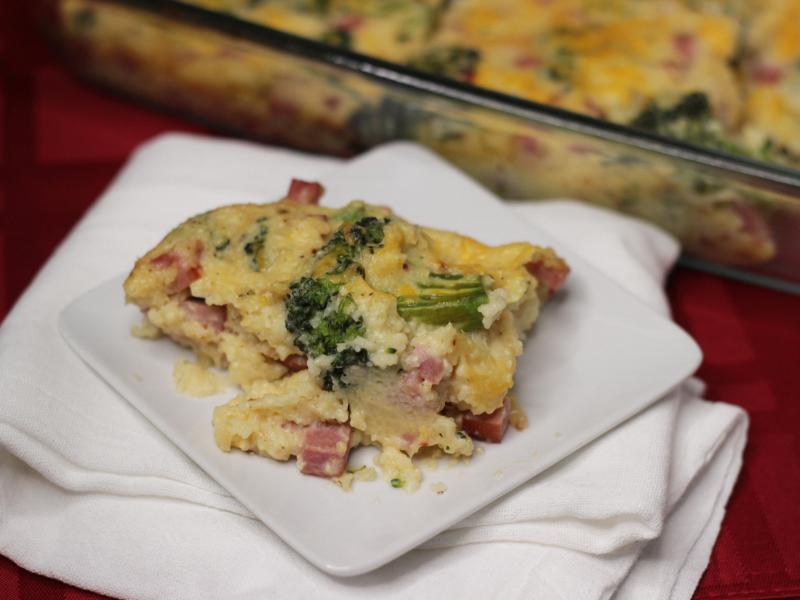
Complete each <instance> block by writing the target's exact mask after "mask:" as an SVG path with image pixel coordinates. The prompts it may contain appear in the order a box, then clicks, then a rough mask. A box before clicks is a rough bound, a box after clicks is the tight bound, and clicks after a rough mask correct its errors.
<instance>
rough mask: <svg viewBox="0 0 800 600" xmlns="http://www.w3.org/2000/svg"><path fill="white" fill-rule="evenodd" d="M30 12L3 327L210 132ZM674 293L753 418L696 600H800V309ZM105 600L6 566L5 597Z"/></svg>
mask: <svg viewBox="0 0 800 600" xmlns="http://www.w3.org/2000/svg"><path fill="white" fill-rule="evenodd" d="M24 10H25V3H24V2H12V1H11V0H5V2H4V3H2V4H0V65H2V68H1V69H0V77H2V81H1V82H0V318H2V317H3V316H4V315H5V314H6V313H7V311H8V310H10V308H11V306H12V304H13V302H14V301H15V299H16V298H17V297H18V296H19V295H20V294H21V293H22V291H23V290H24V288H25V287H26V286H27V285H28V283H29V282H30V281H31V279H32V278H33V276H34V275H35V273H36V271H37V270H38V268H39V267H40V266H41V265H42V264H43V263H44V262H45V260H46V259H47V257H48V256H49V254H50V253H51V252H52V251H53V249H54V248H55V246H56V245H57V244H58V243H59V241H60V240H61V239H63V237H64V236H65V235H66V234H67V232H68V231H69V230H70V228H71V227H72V226H73V224H74V223H75V222H76V221H77V220H78V219H79V218H80V216H81V215H82V214H83V212H84V211H85V210H86V208H87V207H88V206H89V205H90V204H91V202H92V201H93V200H94V199H95V198H96V197H97V196H98V194H99V193H100V192H101V191H102V190H103V188H104V187H105V186H106V185H108V183H109V181H110V179H111V178H112V177H113V175H114V174H115V173H116V172H117V170H118V169H119V167H120V166H121V164H122V163H123V162H124V160H125V158H126V157H127V155H128V153H129V152H130V151H131V150H132V149H133V148H134V147H135V146H136V145H137V144H139V143H140V142H142V141H144V140H146V139H148V138H150V137H152V136H153V135H155V134H157V133H159V132H162V131H167V130H176V129H178V130H184V131H186V130H196V128H194V127H193V126H191V125H189V124H187V123H185V122H183V121H180V120H177V119H172V118H169V117H166V116H163V115H161V114H158V113H155V112H152V111H149V110H146V109H143V108H140V107H137V106H134V105H131V104H128V103H126V102H123V101H121V100H119V99H117V98H114V97H112V96H110V95H108V94H105V93H100V92H97V91H95V90H93V89H91V88H88V87H86V86H84V85H83V84H80V83H78V82H76V81H74V80H73V79H72V78H71V77H70V76H68V75H67V74H66V73H65V72H64V71H63V69H62V68H61V67H60V66H58V62H57V58H56V57H55V56H53V55H52V53H51V52H50V51H49V50H48V49H47V48H46V47H45V46H44V44H42V42H41V41H40V40H39V39H38V36H37V35H36V34H35V32H34V31H33V29H32V27H31V26H30V24H29V23H28V21H27V19H26V18H25V16H24V14H23V13H24ZM798 236H800V232H798ZM669 293H670V299H671V302H672V306H673V310H674V313H675V317H676V319H677V320H678V322H679V323H680V324H681V325H682V326H683V327H684V328H686V329H687V330H688V331H689V332H690V333H691V334H692V335H693V336H694V337H695V338H696V339H697V341H698V343H699V344H700V346H701V347H702V348H703V351H704V352H705V361H704V363H703V366H702V367H701V369H700V372H699V375H700V376H701V377H702V378H703V379H704V380H705V381H706V382H707V383H708V385H709V392H708V396H709V397H710V398H714V399H717V400H722V401H725V402H730V403H733V404H738V405H740V406H742V407H744V408H745V409H746V410H747V411H748V412H749V414H750V417H751V419H752V425H751V432H750V440H749V444H748V447H747V451H746V454H745V466H744V470H743V472H742V475H741V478H740V480H739V482H738V484H737V486H736V488H735V490H734V493H733V497H732V498H731V501H730V505H729V508H728V514H727V516H726V519H725V521H724V523H723V527H722V532H721V534H720V537H719V540H718V542H717V544H716V547H715V549H714V553H713V555H712V558H711V564H710V566H709V568H708V571H707V572H706V573H705V575H704V577H703V579H702V581H701V583H700V586H699V588H698V590H697V592H696V594H695V598H696V599H698V600H711V599H718V598H732V599H756V598H759V599H760V598H792V597H800V298H798V297H796V296H790V295H787V294H782V293H778V292H772V291H768V290H765V289H760V288H756V287H751V286H748V285H744V284H739V283H735V282H732V281H727V280H723V279H719V278H716V277H713V276H710V275H705V274H701V273H698V272H693V271H689V270H685V269H678V270H677V271H676V272H675V273H674V274H673V276H672V278H671V280H670V284H669ZM0 552H2V548H0ZM101 597H102V596H98V595H97V594H94V593H91V592H87V591H83V590H78V589H77V588H74V587H71V586H69V585H67V584H64V583H61V582H59V581H55V580H52V579H48V578H46V577H43V576H41V575H36V574H33V573H30V572H28V571H25V570H24V569H22V568H20V567H19V566H17V565H15V564H14V563H13V562H11V561H10V560H8V559H6V558H3V557H1V556H0V598H8V599H12V600H28V599H30V600H34V599H35V600H56V599H58V600H87V599H90V598H101Z"/></svg>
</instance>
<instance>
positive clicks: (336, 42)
mask: <svg viewBox="0 0 800 600" xmlns="http://www.w3.org/2000/svg"><path fill="white" fill-rule="evenodd" d="M320 41H321V42H322V43H323V44H328V45H329V46H336V47H338V48H346V49H350V48H352V47H353V36H352V35H351V34H350V32H349V31H347V30H346V29H340V28H339V29H331V30H329V31H326V32H325V33H324V34H323V35H322V37H321V38H320Z"/></svg>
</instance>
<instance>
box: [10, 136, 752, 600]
mask: <svg viewBox="0 0 800 600" xmlns="http://www.w3.org/2000/svg"><path fill="white" fill-rule="evenodd" d="M338 164H340V163H339V162H338V161H335V160H332V159H323V158H319V157H310V156H306V155H302V154H297V153H292V152H289V151H285V150H277V149H269V148H263V147H258V146H254V145H250V144H245V143H241V142H229V141H219V140H216V141H212V140H208V139H203V138H199V137H192V136H186V135H167V136H163V137H160V138H158V139H157V140H155V141H153V142H150V143H149V144H147V145H145V146H144V147H143V148H142V149H140V150H139V151H138V152H136V154H135V155H134V156H133V158H132V159H131V161H130V163H129V164H128V166H127V167H126V168H125V169H124V170H123V172H122V173H121V174H120V175H119V176H118V177H117V179H116V181H115V182H114V184H113V185H112V186H111V188H110V189H109V190H108V191H107V192H106V193H105V194H104V195H103V196H102V197H101V198H100V199H99V201H98V202H97V203H96V204H95V206H94V207H93V208H92V209H91V210H90V211H89V213H88V214H87V215H86V216H85V217H84V219H83V220H82V221H81V222H80V224H79V225H78V226H77V227H76V228H75V230H74V231H73V232H72V233H71V234H70V236H69V237H68V238H67V240H66V241H65V242H64V243H63V244H62V246H61V247H60V248H59V249H58V251H57V252H56V253H55V254H54V256H53V257H52V258H51V259H50V261H49V262H48V263H47V265H45V267H44V268H43V269H42V271H41V272H40V273H39V275H38V276H37V277H36V279H35V281H34V282H33V284H32V285H31V286H30V288H29V289H28V290H27V291H26V292H25V294H24V295H23V297H22V298H21V299H20V300H19V302H18V303H17V305H16V307H15V308H14V310H13V311H12V312H11V314H10V315H9V316H8V318H7V319H6V321H5V323H4V324H3V325H2V328H0V400H1V401H0V444H2V447H3V448H2V449H0V553H2V554H4V555H6V556H8V557H10V558H11V559H12V560H14V561H16V562H17V563H19V564H20V565H22V566H23V567H25V568H27V569H29V570H32V571H35V572H39V573H43V574H45V575H48V576H51V577H56V578H58V579H62V580H64V581H67V582H69V583H71V584H74V585H77V586H80V587H84V588H88V589H91V590H96V591H98V592H102V593H105V594H109V595H111V596H119V597H126V598H128V597H130V598H153V599H161V598H191V599H202V598H235V599H239V598H242V599H244V598H267V597H291V598H339V597H341V598H361V597H363V598H375V597H381V598H409V597H414V598H434V597H445V598H453V597H461V598H475V597H481V598H493V597H497V598H499V597H502V598H526V599H527V598H537V599H538V598H545V599H548V598H554V599H570V600H574V599H578V600H579V599H583V598H587V599H596V598H610V597H612V596H614V597H616V598H637V599H638V598H675V599H680V598H689V597H690V596H691V595H692V592H693V590H694V588H695V587H696V585H697V581H698V580H699V578H700V575H701V574H702V572H703V570H704V569H705V567H706V565H707V563H708V558H709V555H710V553H711V549H712V546H713V543H714V540H715V539H716V536H717V533H718V531H719V527H720V522H721V520H722V517H723V514H724V507H725V503H726V501H727V499H728V497H729V495H730V491H731V488H732V486H733V483H734V481H735V480H736V476H737V475H738V472H739V468H740V465H741V455H742V449H743V446H744V444H745V439H746V428H747V418H746V416H745V414H744V413H743V412H742V411H741V410H740V409H738V408H735V407H732V406H729V405H725V404H721V403H709V402H705V401H703V400H701V396H702V393H703V386H702V384H701V383H700V382H699V381H697V380H689V381H687V382H685V383H684V384H683V385H681V386H679V387H678V388H677V389H676V390H675V391H673V392H672V393H671V394H670V395H668V396H667V397H665V398H664V399H662V400H661V401H659V402H658V403H656V404H655V405H653V406H652V407H651V408H649V409H648V410H646V411H644V412H643V413H641V414H640V415H638V416H636V417H634V418H633V419H631V420H629V421H628V422H626V423H625V424H623V425H621V426H619V427H617V428H616V429H615V430H614V431H612V432H610V433H609V434H607V435H605V436H603V437H602V438H601V439H599V440H597V441H595V442H594V443H592V444H590V445H589V446H587V447H585V448H584V449H582V450H581V451H579V452H577V453H575V454H574V455H572V456H571V457H570V458H568V459H566V460H564V461H562V462H561V463H559V464H558V465H556V466H554V467H552V468H550V469H549V470H548V471H546V472H545V473H544V474H542V475H540V476H538V477H536V478H535V479H534V480H532V481H531V482H529V483H528V484H526V485H523V486H522V487H520V488H518V489H517V490H516V491H514V492H513V493H511V494H509V495H507V496H506V497H504V498H502V499H500V500H498V501H497V502H495V503H494V504H493V505H491V506H489V507H487V508H485V509H484V510H482V511H480V512H479V513H477V514H475V515H473V516H471V517H469V518H467V519H466V520H464V521H463V522H462V523H460V524H458V525H456V526H455V527H453V528H452V529H451V530H449V531H446V532H444V533H442V534H440V535H439V536H437V537H436V538H434V539H433V540H430V541H429V542H428V543H426V544H425V545H424V546H423V547H422V548H420V549H417V550H414V551H412V552H410V553H408V554H407V555H405V556H403V557H402V558H400V559H398V560H396V561H394V562H392V563H391V564H389V565H387V566H385V567H383V568H381V569H379V570H377V571H374V572H372V573H369V574H366V575H363V576H360V577H355V578H351V579H337V578H335V577H331V576H328V575H326V574H324V573H321V572H320V571H318V570H316V569H315V568H314V567H312V566H311V565H310V564H308V563H307V562H305V561H304V560H303V559H302V558H301V557H300V556H299V555H297V554H296V553H295V552H294V551H292V550H291V549H290V548H288V547H287V546H286V545H285V544H283V542H281V541H280V539H278V538H277V536H275V535H274V534H273V533H272V532H271V531H270V530H269V529H268V528H267V527H265V526H264V525H263V524H262V523H261V522H259V521H257V520H256V519H254V518H253V517H252V516H251V515H250V513H249V511H247V509H245V508H244V507H242V506H241V505H240V504H239V503H238V502H237V501H236V500H234V499H233V498H231V497H230V496H229V495H228V494H227V493H226V492H225V491H224V490H223V489H222V488H220V487H219V486H218V485H217V484H216V483H215V482H213V481H212V480H210V479H209V478H208V477H207V476H206V475H205V474H204V473H203V472H202V471H200V469H199V468H198V467H197V466H196V465H195V464H194V463H192V462H191V461H190V460H189V459H188V458H186V457H185V456H184V455H183V454H182V453H181V452H180V451H179V450H177V449H176V448H175V447H174V446H172V444H171V443H170V442H169V441H168V440H167V439H166V438H164V437H163V436H162V435H161V434H160V433H158V431H157V430H156V429H155V428H154V427H152V426H151V425H150V424H149V423H148V422H147V421H145V420H144V419H143V418H142V417H141V416H140V415H139V414H138V413H137V412H136V411H135V410H134V409H133V408H131V407H130V406H129V405H128V404H127V403H126V402H125V401H124V400H123V399H122V398H120V397H119V396H118V395H117V394H116V393H114V392H113V391H112V390H111V389H110V388H109V387H108V386H107V385H106V384H105V383H104V382H103V381H102V380H100V379H99V378H98V377H97V376H96V375H94V374H93V373H92V372H91V371H90V370H89V369H88V368H87V367H86V366H85V365H84V364H83V363H82V362H81V360H80V359H79V358H78V357H77V356H76V355H74V354H73V353H72V352H71V351H70V349H69V348H68V347H67V346H66V344H65V343H64V342H63V340H62V339H61V338H60V336H59V334H58V330H57V317H58V314H59V312H60V311H61V309H62V308H63V307H64V306H65V305H66V304H67V303H68V302H69V301H71V300H72V299H74V298H75V297H77V296H79V295H81V294H82V293H84V292H86V291H87V290H89V289H91V288H92V287H94V286H95V285H97V284H98V283H100V282H103V281H105V280H106V279H109V278H111V277H113V276H115V275H118V274H119V273H120V272H123V271H126V270H128V269H130V267H131V265H132V264H133V261H134V259H135V258H136V257H137V256H138V255H140V254H141V253H143V252H144V251H145V250H146V249H148V248H149V247H151V246H152V245H153V244H155V243H156V242H157V241H158V240H159V239H160V238H161V237H162V236H163V234H164V233H165V232H166V231H167V230H168V229H169V228H171V227H172V226H174V225H175V224H176V223H178V222H179V221H181V220H182V219H184V218H186V217H188V216H190V215H192V214H195V213H198V212H200V211H203V210H206V209H209V208H211V207H214V206H218V205H221V204H225V203H231V202H251V201H271V200H273V199H275V198H278V197H280V196H281V195H282V193H283V192H284V191H285V189H286V185H287V182H288V180H289V178H290V177H299V178H303V179H313V178H315V177H318V176H320V175H322V174H323V173H324V172H326V171H328V170H331V169H335V168H336V167H337V165H338ZM374 200H375V201H377V202H380V199H374ZM512 206H513V210H515V211H516V212H517V214H518V216H519V217H520V218H522V219H530V220H531V221H535V223H536V225H537V226H538V227H540V228H542V229H544V230H546V231H547V232H548V233H550V234H552V235H553V236H555V237H557V238H559V239H561V240H563V241H564V243H565V244H568V245H569V246H570V247H571V248H572V249H573V250H574V251H576V252H578V253H580V254H581V255H582V256H583V258H585V260H586V261H588V262H590V263H592V264H593V265H594V266H595V267H597V268H598V269H600V270H602V271H604V272H605V273H607V274H608V275H609V276H610V277H611V278H613V279H615V280H616V281H617V282H618V283H619V284H621V285H622V286H624V287H626V288H627V289H629V290H630V291H631V292H632V293H633V294H635V295H636V296H638V297H639V298H640V299H642V300H643V301H645V302H646V303H648V304H649V305H650V306H652V307H653V308H654V309H655V310H657V311H659V312H661V313H662V314H664V315H668V305H667V302H666V299H665V296H664V293H663V290H662V287H663V280H664V277H665V274H666V273H667V271H668V269H669V268H670V267H671V265H672V264H673V261H674V260H675V257H676V255H677V251H678V249H677V245H676V243H675V242H674V241H673V240H672V239H671V238H669V237H668V236H667V235H665V234H663V233H661V232H660V231H658V230H656V229H655V228H653V227H651V226H649V225H646V224H643V223H641V222H639V221H636V220H633V219H629V218H627V217H623V216H620V215H616V214H614V213H609V212H606V211H603V210H600V209H594V208H590V207H586V206H584V205H580V204H577V203H573V202H569V201H553V202H543V203H535V204H533V203H531V204H529V203H518V204H514V205H512ZM532 241H535V240H532ZM530 416H531V418H536V415H530Z"/></svg>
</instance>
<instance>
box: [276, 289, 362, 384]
mask: <svg viewBox="0 0 800 600" xmlns="http://www.w3.org/2000/svg"><path fill="white" fill-rule="evenodd" d="M285 303H286V329H287V331H289V333H292V334H294V338H293V341H294V345H295V346H297V347H298V348H299V349H300V350H301V351H302V352H303V353H305V354H306V355H308V356H310V357H312V358H316V357H318V356H323V355H324V356H332V357H333V360H332V361H331V368H330V369H329V370H328V371H326V372H324V373H323V374H322V384H323V388H324V389H326V390H328V391H330V390H332V389H333V387H334V383H336V384H338V385H339V386H340V387H346V386H347V383H346V382H345V380H344V377H345V375H346V372H347V369H348V368H349V367H351V366H354V365H367V364H368V363H369V355H368V354H367V351H366V350H364V349H361V350H355V349H353V348H348V347H345V348H343V349H341V350H340V349H339V346H340V344H343V343H345V342H348V341H350V340H352V339H354V338H356V337H358V336H362V335H364V333H365V332H366V329H365V328H364V322H363V320H362V319H361V318H360V317H353V316H352V315H351V314H350V313H351V312H352V309H353V307H354V306H355V302H354V301H353V299H352V298H351V297H350V296H342V295H341V294H340V293H339V285H338V284H336V283H333V282H332V281H330V280H328V279H312V278H311V277H301V278H300V279H298V280H297V281H295V282H293V283H292V284H291V285H290V286H289V295H288V296H287V297H286V301H285Z"/></svg>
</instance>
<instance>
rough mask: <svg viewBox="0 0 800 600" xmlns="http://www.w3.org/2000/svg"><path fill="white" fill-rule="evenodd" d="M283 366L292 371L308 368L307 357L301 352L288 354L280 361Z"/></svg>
mask: <svg viewBox="0 0 800 600" xmlns="http://www.w3.org/2000/svg"><path fill="white" fill-rule="evenodd" d="M281 362H282V363H283V366H284V367H286V368H287V369H289V370H290V371H292V372H293V373H294V372H296V371H302V370H303V369H307V368H308V359H307V358H306V357H305V356H303V355H302V354H290V355H289V356H287V357H286V358H284V359H283V360H282V361H281Z"/></svg>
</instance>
